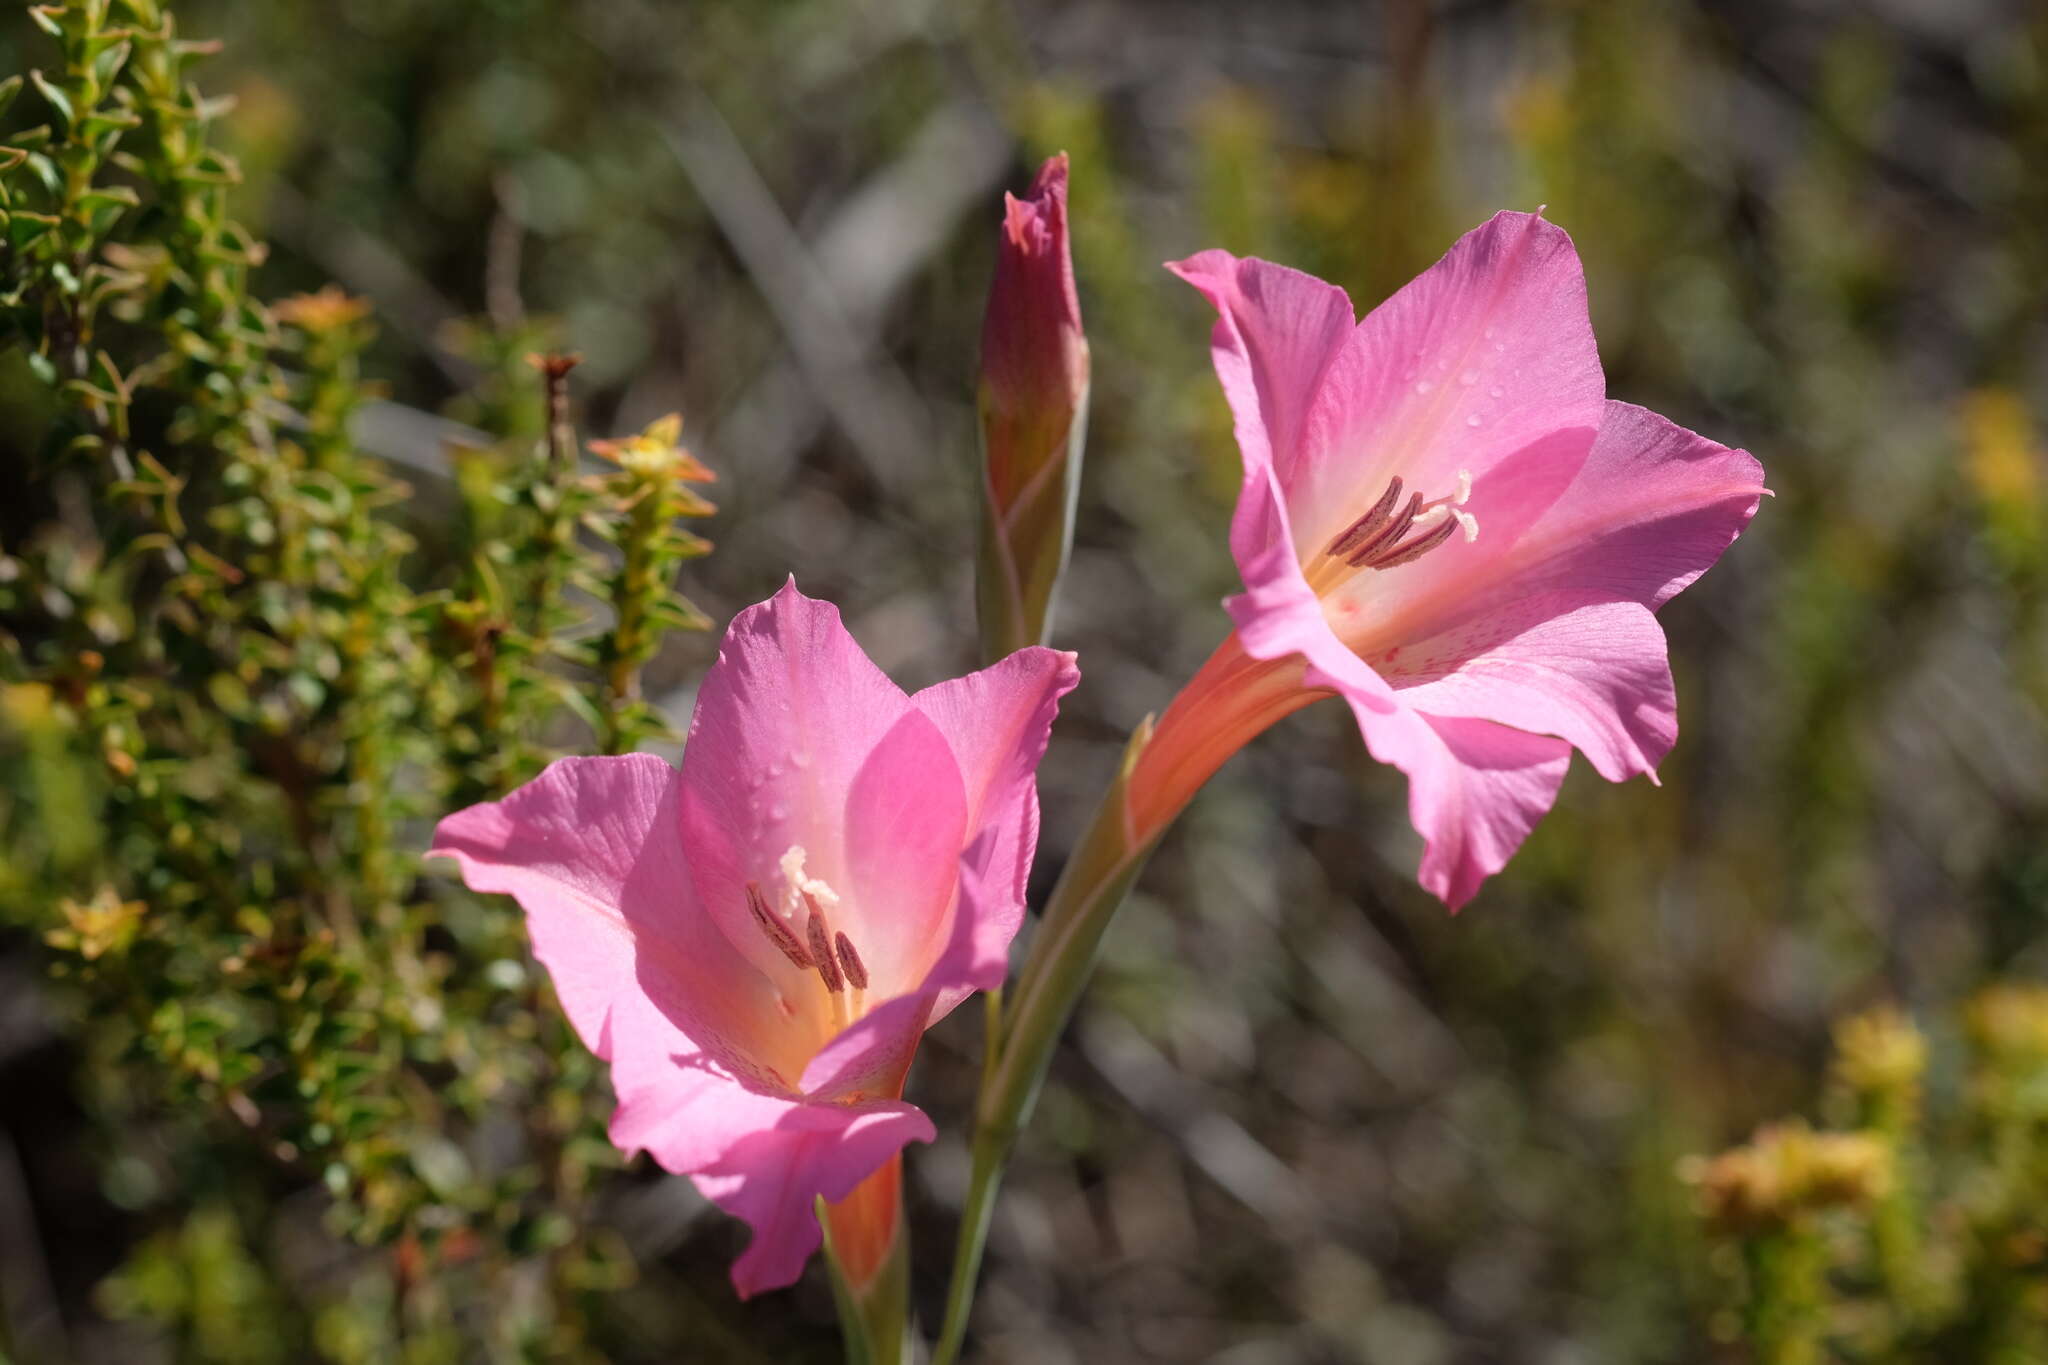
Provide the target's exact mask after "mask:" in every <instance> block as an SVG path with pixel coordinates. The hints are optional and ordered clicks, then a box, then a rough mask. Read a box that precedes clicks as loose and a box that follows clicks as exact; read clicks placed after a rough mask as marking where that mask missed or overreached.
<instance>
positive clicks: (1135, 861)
mask: <svg viewBox="0 0 2048 1365" xmlns="http://www.w3.org/2000/svg"><path fill="white" fill-rule="evenodd" d="M1328 695H1330V694H1329V693H1328V692H1326V691H1322V690H1317V689H1310V688H1305V687H1303V686H1302V685H1301V665H1300V663H1299V661H1296V660H1280V661H1276V662H1266V661H1261V660H1257V659H1252V658H1250V657H1249V656H1247V655H1246V654H1245V652H1244V648H1243V646H1242V644H1241V643H1240V642H1239V641H1238V638H1237V636H1236V635H1235V634H1232V635H1231V636H1230V637H1229V638H1227V639H1226V640H1224V642H1223V643H1222V644H1221V645H1219V646H1218V647H1217V649H1216V652H1215V653H1214V654H1212V655H1210V656H1209V661H1208V662H1207V663H1205V664H1204V665H1203V666H1202V667H1201V669H1200V671H1198V672H1197V673H1196V674H1195V676H1194V677H1193V678H1192V679H1190V680H1189V681H1188V684H1187V686H1186V687H1184V688H1182V689H1181V691H1180V693H1179V695H1178V696H1176V697H1175V698H1174V700H1173V702H1172V704H1171V705H1169V706H1168V707H1167V709H1166V713H1165V714H1164V715H1163V716H1162V717H1160V719H1159V720H1158V721H1157V722H1156V723H1155V722H1153V721H1152V720H1150V719H1149V718H1148V719H1147V720H1146V721H1145V722H1144V723H1143V724H1141V725H1139V727H1138V729H1137V731H1136V732H1135V733H1134V734H1133V735H1132V736H1131V739H1130V742H1129V743H1128V744H1127V745H1126V746H1125V748H1124V753H1123V761H1122V762H1121V763H1120V764H1119V765H1118V769H1117V775H1116V778H1115V780H1114V781H1113V782H1111V784H1110V787H1109V790H1108V791H1107V792H1105V793H1104V794H1103V798H1102V803H1101V804H1100V805H1099V806H1098V807H1097V808H1096V812H1095V818H1094V819H1093V820H1092V821H1091V822H1090V823H1089V826H1088V829H1087V831H1086V832H1085V833H1084V834H1083V835H1082V836H1081V842H1080V843H1079V844H1078V845H1077V846H1076V847H1075V849H1074V852H1073V855H1072V856H1071V857H1070V858H1069V859H1068V860H1067V865H1066V867H1065V868H1064V869H1063V870H1062V871H1061V873H1060V879H1059V882H1058V884H1057V885H1055V886H1054V888H1053V892H1052V897H1051V899H1050V900H1048V901H1047V902H1046V907H1045V915H1044V917H1043V918H1042V919H1041V920H1040V922H1039V926H1038V932H1037V935H1036V936H1035V937H1034V938H1033V939H1032V941H1031V951H1030V953H1029V955H1028V956H1027V957H1026V958H1025V961H1024V966H1023V968H1022V970H1021V971H1020V972H1019V973H1018V977H1017V984H1016V986H1015V988H1014V990H1013V991H1012V993H1011V1000H1010V1005H1009V1008H1008V1010H1007V1011H1006V1012H1005V1014H1004V1017H1003V1020H1002V1028H1001V1031H1000V1034H999V1036H998V1038H997V1041H996V1043H995V1044H994V1046H993V1048H992V1050H991V1052H990V1061H989V1063H988V1064H987V1066H986V1068H985V1069H984V1071H983V1073H982V1087H981V1096H980V1099H979V1101H978V1103H977V1104H976V1107H975V1130H974V1143H973V1168H972V1171H971V1174H970V1176H969V1183H968V1192H967V1201H966V1204H965V1206H964V1208H963V1211H962V1214H961V1225H960V1236H959V1242H958V1245H957V1247H956V1249H955V1254H954V1260H953V1279H952V1283H951V1286H950V1288H949V1291H948V1295H947V1300H946V1316H945V1320H944V1322H943V1324H942V1326H941V1329H940V1336H939V1345H938V1349H937V1351H936V1353H935V1354H934V1356H933V1361H934V1365H950V1363H951V1362H952V1361H954V1360H956V1359H957V1358H958V1356H959V1352H960V1347H961V1345H962V1344H963V1342H964V1341H965V1340H966V1335H967V1316H968V1313H969V1311H970V1309H971V1308H972V1304H973V1296H974V1283H975V1279H976V1277H977V1276H978V1275H979V1273H980V1269H981V1257H982V1253H983V1251H984V1249H985V1248H986V1246H987V1242H988V1228H989V1220H990V1217H991V1215H992V1214H993V1212H994V1209H995V1197H996V1191H997V1188H998V1186H999V1185H1000V1184H1001V1181H1002V1172H1003V1166H1004V1165H1005V1163H1007V1162H1008V1160H1009V1157H1010V1151H1011V1148H1013V1147H1014V1146H1015V1145H1016V1141H1017V1135H1018V1134H1019V1133H1020V1132H1021V1131H1022V1130H1023V1127H1024V1124H1025V1123H1026V1122H1027V1121H1028V1120H1029V1119H1030V1117H1031V1111H1032V1109H1033V1108H1034V1107H1035V1106H1036V1104H1037V1102H1038V1094H1039V1090H1040V1089H1041V1087H1042V1086H1043V1085H1044V1083H1045V1073H1046V1070H1047V1068H1048V1067H1049V1066H1051V1064H1052V1054H1053V1050H1054V1049H1055V1048H1056V1047H1057V1046H1058V1043H1059V1038H1060V1034H1061V1033H1063V1032H1064V1031H1065V1030H1066V1026H1067V1021H1068V1020H1069V1019H1071V1018H1072V1017H1073V1013H1074V1008H1075V1006H1076V1005H1078V1004H1079V1003H1080V999H1081V993H1082V992H1083V991H1084V990H1086V989H1087V986H1088V980H1089V978H1090V977H1091V976H1092V975H1093V974H1094V970H1095V961H1096V957H1097V955H1098V953H1099V951H1100V949H1101V947H1102V939H1103V935H1104V934H1106V933H1107V932H1108V930H1109V924H1110V921H1111V920H1112V919H1113V918H1115V916H1116V912H1117V908H1118V907H1119V906H1121V905H1122V904H1123V901H1124V897H1125V895H1126V894H1128V893H1129V891H1130V889H1131V884H1132V883H1133V882H1135V881H1136V880H1137V878H1138V874H1139V873H1140V872H1141V871H1143V870H1144V867H1145V862H1146V860H1147V859H1148V858H1150V857H1151V855H1152V850H1153V849H1154V848H1155V847H1156V846H1157V845H1158V843H1159V840H1160V838H1161V836H1163V835H1164V834H1165V833H1166V831H1167V829H1168V827H1170V826H1171V825H1172V823H1173V821H1174V820H1175V818H1177V817H1178V816H1179V815H1180V813H1181V811H1183V810H1184V809H1186V808H1187V804H1188V802H1189V801H1190V800H1192V799H1193V798H1194V795H1195V793H1196V792H1198V791H1200V790H1201V789H1202V786H1203V784H1204V783H1206V782H1207V781H1208V780H1209V778H1210V777H1212V776H1213V775H1214V774H1215V772H1216V770H1217V769H1218V768H1220V767H1222V766H1223V763H1224V760H1226V759H1228V758H1229V757H1230V756H1231V755H1232V754H1234V753H1236V752H1237V751H1238V750H1239V749H1241V748H1243V747H1244V746H1245V745H1246V744H1247V743H1249V742H1250V741H1251V740H1252V739H1253V738H1254V737H1255V736H1257V735H1258V734H1260V733H1261V732H1262V731H1264V730H1265V729H1266V727H1268V726H1270V725H1272V724H1273V723H1274V722H1275V721H1278V720H1279V719H1281V718H1282V717H1283V716H1287V715H1290V714H1292V713H1293V712H1295V711H1297V710H1299V709H1301V708H1302V707H1304V706H1306V705H1308V704H1309V703H1310V702H1313V701H1317V700H1319V699H1321V698H1322V697H1325V696H1328ZM989 1023H990V1027H991V1028H994V1027H995V1024H996V1018H995V1014H994V1012H993V1011H991V1013H990V1019H989Z"/></svg>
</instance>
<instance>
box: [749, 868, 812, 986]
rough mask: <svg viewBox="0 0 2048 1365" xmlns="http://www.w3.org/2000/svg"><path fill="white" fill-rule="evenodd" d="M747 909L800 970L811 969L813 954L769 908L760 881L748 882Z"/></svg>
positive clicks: (783, 953)
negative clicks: (805, 948)
mask: <svg viewBox="0 0 2048 1365" xmlns="http://www.w3.org/2000/svg"><path fill="white" fill-rule="evenodd" d="M747 909H748V910H750V911H752V912H753V915H754V923H756V924H758V925H760V926H761V933H762V936H763V937H765V938H766V939H767V940H768V941H769V942H770V943H772V944H774V945H775V946H776V947H777V948H779V949H781V950H782V955H783V956H784V957H786V958H788V959H789V960H790V963H791V964H792V965H793V966H795V967H796V968H797V970H799V971H809V970H810V969H811V967H812V966H813V965H814V964H813V963H812V962H811V955H810V954H809V953H807V952H805V951H804V945H803V941H802V940H801V939H799V938H798V937H797V936H796V931H794V930H793V929H791V928H790V927H789V926H788V925H787V924H784V923H783V922H782V918H781V916H779V915H777V914H776V913H775V912H774V911H773V910H770V909H769V908H768V898H767V897H765V896H763V895H762V894H761V884H760V883H759V882H748V883H747Z"/></svg>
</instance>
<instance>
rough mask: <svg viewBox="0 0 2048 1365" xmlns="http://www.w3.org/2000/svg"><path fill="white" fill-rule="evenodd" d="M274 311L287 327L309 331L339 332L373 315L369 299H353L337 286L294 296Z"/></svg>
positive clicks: (279, 303) (272, 306)
mask: <svg viewBox="0 0 2048 1365" xmlns="http://www.w3.org/2000/svg"><path fill="white" fill-rule="evenodd" d="M270 311H271V312H272V313H274V314H276V316H277V320H278V321H279V322H282V323H284V324H286V325H287V326H291V327H297V328H299V329H300V330H301V331H306V332H316V333H317V332H337V331H340V330H341V329H342V328H344V327H347V326H349V325H350V324H352V323H357V322H361V321H362V320H363V319H364V318H366V317H368V316H369V315H370V301H369V300H368V299H359V298H351V297H350V296H349V295H348V294H346V293H343V292H342V290H341V289H340V288H339V287H338V286H336V285H331V284H330V285H325V286H323V287H322V288H320V289H319V290H318V291H316V292H314V293H311V294H294V295H292V296H291V297H290V298H288V299H280V300H279V301H278V302H276V303H274V304H272V305H271V309H270Z"/></svg>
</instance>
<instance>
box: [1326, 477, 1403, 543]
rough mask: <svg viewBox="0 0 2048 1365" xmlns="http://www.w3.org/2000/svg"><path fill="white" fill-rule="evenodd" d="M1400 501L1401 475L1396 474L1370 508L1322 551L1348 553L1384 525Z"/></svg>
mask: <svg viewBox="0 0 2048 1365" xmlns="http://www.w3.org/2000/svg"><path fill="white" fill-rule="evenodd" d="M1400 501H1401V476H1400V475H1399V474H1396V475H1395V476H1394V481H1393V482H1392V483H1390V484H1388V485H1387V491H1386V492H1384V493H1382V494H1380V500H1379V501H1378V502H1376V503H1374V504H1373V505H1372V510H1371V511H1369V512H1367V513H1366V514H1365V515H1364V516H1362V517H1360V518H1359V519H1358V520H1357V521H1354V522H1352V523H1351V525H1350V526H1349V527H1347V528H1346V529H1345V531H1344V532H1343V534H1341V535H1339V536H1338V537H1337V538H1336V539H1335V540H1333V541H1331V542H1330V548H1328V549H1327V550H1324V551H1323V553H1324V554H1326V555H1335V556H1343V555H1348V554H1350V553H1351V551H1352V550H1353V549H1354V548H1355V547H1357V546H1358V545H1359V544H1360V543H1361V542H1363V541H1364V540H1365V539H1366V537H1368V536H1370V535H1373V534H1374V533H1375V532H1377V531H1378V530H1379V529H1380V528H1381V527H1382V526H1384V525H1386V523H1387V518H1388V517H1390V516H1392V515H1393V514H1394V506H1395V504H1397V503H1399V502H1400Z"/></svg>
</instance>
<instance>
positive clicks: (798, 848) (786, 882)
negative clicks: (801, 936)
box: [779, 844, 839, 924]
mask: <svg viewBox="0 0 2048 1365" xmlns="http://www.w3.org/2000/svg"><path fill="white" fill-rule="evenodd" d="M804 857H805V854H804V846H803V845H802V844H792V845H790V848H789V851H788V852H787V853H785V854H783V855H782V857H781V859H780V860H779V862H780V864H781V867H782V913H783V914H784V915H785V916H787V917H788V918H790V919H793V920H795V921H796V922H797V923H799V924H801V923H803V921H804V917H805V915H806V914H808V913H809V912H808V910H807V909H806V907H805V905H804V896H805V895H806V894H807V893H808V894H809V895H810V897H811V898H812V899H813V900H815V901H817V902H818V904H819V905H821V906H823V907H824V908H825V909H826V911H828V912H829V911H833V910H837V909H838V908H839V893H838V892H837V891H834V890H833V889H832V887H831V884H830V883H828V882H824V881H820V880H819V879H818V878H816V877H811V876H807V875H805V873H804Z"/></svg>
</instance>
